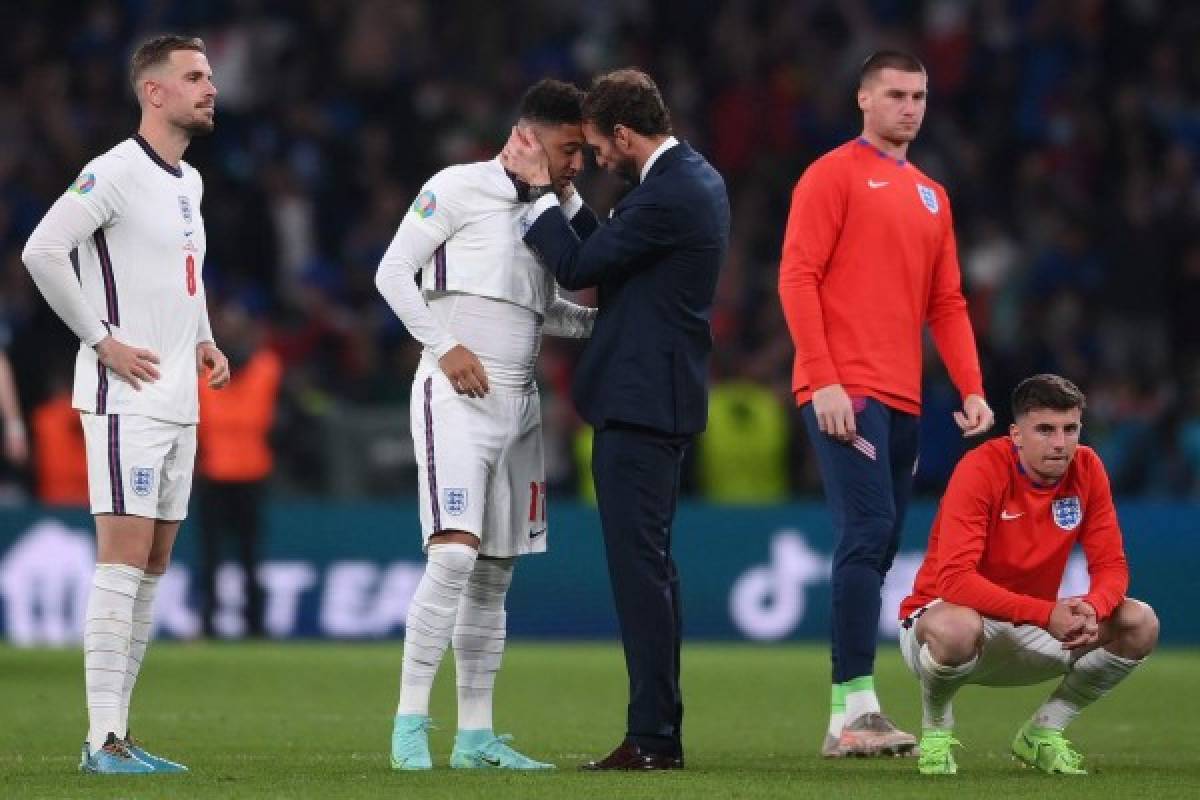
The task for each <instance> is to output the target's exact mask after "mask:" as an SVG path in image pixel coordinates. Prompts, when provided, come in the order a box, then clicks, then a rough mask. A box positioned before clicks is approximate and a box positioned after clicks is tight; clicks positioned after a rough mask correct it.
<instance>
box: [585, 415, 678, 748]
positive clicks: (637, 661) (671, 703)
mask: <svg viewBox="0 0 1200 800" xmlns="http://www.w3.org/2000/svg"><path fill="white" fill-rule="evenodd" d="M691 438H692V437H691V436H688V435H676V434H668V433H662V432H660V431H656V430H653V429H650V428H643V427H639V426H631V425H620V424H611V423H610V424H609V425H607V426H605V427H604V428H603V429H600V430H597V431H596V434H595V441H594V445H593V449H592V472H593V475H594V478H595V482H596V499H597V503H598V505H599V510H600V522H601V525H602V526H603V529H604V546H605V551H606V553H607V556H608V574H609V579H610V581H611V583H612V589H613V598H614V600H615V603H616V609H617V619H618V621H619V623H620V627H621V643H622V645H623V646H624V649H625V667H626V670H627V671H628V673H629V710H628V721H627V731H626V739H627V740H628V741H631V742H633V743H634V744H636V745H638V746H639V747H641V748H642V749H644V750H647V751H650V752H656V753H663V754H669V755H681V754H682V734H681V728H682V723H683V696H682V694H681V692H680V688H679V650H680V643H681V641H682V630H681V629H682V610H681V608H680V603H679V572H678V570H677V569H676V568H675V562H674V560H673V559H672V558H671V525H672V522H673V521H674V518H675V508H676V505H677V501H678V498H679V476H680V469H681V466H682V463H683V456H684V453H685V452H686V451H687V447H688V445H689V444H690V442H691Z"/></svg>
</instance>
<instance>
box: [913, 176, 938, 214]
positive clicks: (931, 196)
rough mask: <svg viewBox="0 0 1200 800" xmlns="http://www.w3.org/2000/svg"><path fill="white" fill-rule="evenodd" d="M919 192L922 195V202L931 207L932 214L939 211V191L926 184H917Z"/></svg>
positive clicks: (928, 207)
mask: <svg viewBox="0 0 1200 800" xmlns="http://www.w3.org/2000/svg"><path fill="white" fill-rule="evenodd" d="M917 194H918V195H920V196H921V202H922V203H924V205H925V208H927V209H929V213H930V214H936V213H938V199H937V192H935V191H934V190H933V189H931V188H930V187H928V186H925V185H924V184H920V183H918V184H917Z"/></svg>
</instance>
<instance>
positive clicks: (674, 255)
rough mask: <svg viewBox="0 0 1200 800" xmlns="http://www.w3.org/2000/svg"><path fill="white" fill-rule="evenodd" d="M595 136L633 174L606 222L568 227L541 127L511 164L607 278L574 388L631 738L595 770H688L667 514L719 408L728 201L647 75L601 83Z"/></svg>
mask: <svg viewBox="0 0 1200 800" xmlns="http://www.w3.org/2000/svg"><path fill="white" fill-rule="evenodd" d="M583 131H584V136H585V137H586V139H587V141H588V144H589V145H590V146H591V147H592V148H593V149H594V151H595V155H596V161H597V163H598V164H599V165H600V166H601V167H603V168H604V169H607V170H608V171H610V172H615V173H618V174H620V175H622V176H624V177H627V178H629V179H630V180H631V181H633V182H634V183H635V186H634V188H633V189H632V190H631V191H630V192H629V194H627V195H626V196H625V197H624V199H622V200H621V202H619V203H618V204H617V206H616V208H615V209H613V214H612V217H611V218H610V219H609V221H608V222H607V224H604V225H600V226H597V227H592V226H584V225H578V224H577V225H574V228H573V227H572V225H571V224H569V223H568V222H567V219H566V217H565V216H564V215H563V214H562V213H561V212H560V211H559V209H558V205H559V203H560V199H559V198H558V197H556V196H555V193H554V188H553V186H552V185H551V182H550V175H549V172H548V170H547V167H546V158H545V154H544V152H543V151H542V149H541V147H540V146H539V145H538V144H537V141H536V140H535V139H534V138H533V137H532V136H529V135H528V134H527V133H525V132H524V131H522V130H520V129H514V131H513V136H512V138H510V140H509V143H508V145H507V146H506V148H505V151H504V153H503V154H502V155H501V158H502V161H503V163H504V165H505V166H506V167H507V168H508V169H509V170H510V171H512V172H513V173H514V174H515V175H516V176H517V177H519V178H520V179H522V180H524V181H527V182H528V183H529V184H530V186H531V189H530V197H531V198H532V199H533V200H534V203H533V206H532V208H531V209H530V212H529V214H528V216H527V217H526V221H527V224H529V229H528V231H527V232H526V234H525V237H524V238H525V242H526V244H528V245H529V246H530V247H531V248H532V249H533V250H534V252H536V253H537V254H538V256H539V258H540V259H541V261H542V264H543V266H545V267H546V269H548V270H550V271H551V272H553V273H554V276H555V277H556V278H557V280H558V283H559V284H560V285H561V286H563V287H564V288H567V289H582V288H584V287H591V286H596V287H598V288H599V307H600V311H599V315H598V316H597V318H596V322H595V326H594V328H593V329H592V338H591V340H590V341H589V342H588V344H587V347H586V349H585V350H584V353H583V356H582V358H581V360H580V363H579V365H578V367H577V369H576V373H575V381H574V387H573V395H574V399H575V404H576V406H577V407H578V409H579V412H580V414H581V415H582V416H583V418H584V419H585V420H587V421H588V423H590V424H591V425H592V427H593V428H594V429H595V440H594V445H593V451H592V472H593V475H594V477H595V481H596V496H597V500H598V504H599V510H600V521H601V524H602V526H603V529H604V543H605V548H606V551H607V554H608V571H609V577H610V580H611V581H612V587H613V595H614V597H615V600H616V607H617V616H618V619H619V620H620V625H621V639H622V643H623V645H624V648H625V664H626V667H627V669H628V671H629V696H630V697H629V712H628V728H627V732H626V736H625V739H624V741H623V742H622V743H621V744H620V745H619V746H618V747H617V748H616V749H615V750H613V751H612V753H610V754H609V755H608V756H607V757H605V758H603V759H601V760H599V761H593V762H590V763H589V764H587V765H585V766H584V769H601V770H607V769H678V768H681V767H682V766H683V745H682V737H681V723H682V720H683V700H682V695H681V693H680V689H679V649H680V628H681V612H680V607H679V575H678V572H677V571H676V569H675V562H674V561H673V560H672V558H671V524H672V521H673V519H674V516H675V506H676V500H677V499H678V496H679V474H680V465H681V463H682V461H683V456H684V452H685V451H686V449H687V447H688V445H689V443H690V442H691V440H692V437H693V436H694V435H695V434H697V433H699V432H700V431H702V430H704V427H705V423H706V420H707V417H708V368H709V355H710V353H711V351H712V334H711V331H710V324H709V323H710V317H711V313H712V302H713V294H714V292H715V290H716V286H717V273H718V271H719V269H720V265H721V262H722V260H723V259H724V257H725V252H726V250H727V249H728V245H729V199H728V197H727V195H726V192H725V182H724V181H723V180H722V178H721V176H720V175H719V174H718V173H717V171H716V170H714V169H713V168H712V167H711V166H710V165H709V164H708V162H707V161H705V160H704V158H703V157H701V156H700V155H699V154H698V153H696V151H694V150H693V149H692V148H691V147H689V146H688V145H687V144H685V143H682V142H679V141H678V140H676V138H675V137H674V136H672V135H671V118H670V114H669V113H668V112H667V109H666V106H665V105H664V104H663V100H662V95H661V94H660V93H659V91H658V87H657V86H656V85H655V84H654V81H652V80H651V79H650V77H649V76H648V75H646V74H645V73H643V72H639V71H637V70H632V69H624V70H618V71H616V72H612V73H609V74H607V75H602V76H601V77H599V78H598V79H597V80H596V82H595V84H594V86H593V88H592V90H591V91H590V92H589V93H588V95H587V97H586V99H585V100H584V106H583ZM576 202H577V201H576ZM551 211H552V212H553V213H548V212H551ZM584 213H590V212H584V211H581V212H580V215H582V214H584ZM581 235H582V236H583V237H584V238H582V239H581V238H580V237H581Z"/></svg>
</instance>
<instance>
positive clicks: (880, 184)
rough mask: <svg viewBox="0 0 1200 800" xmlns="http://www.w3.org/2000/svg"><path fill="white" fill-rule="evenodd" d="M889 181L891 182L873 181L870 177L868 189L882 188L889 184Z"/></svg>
mask: <svg viewBox="0 0 1200 800" xmlns="http://www.w3.org/2000/svg"><path fill="white" fill-rule="evenodd" d="M888 183H890V181H873V180H871V179H870V178H867V188H868V189H882V188H883V187H884V186H887V185H888Z"/></svg>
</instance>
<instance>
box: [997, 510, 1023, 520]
mask: <svg viewBox="0 0 1200 800" xmlns="http://www.w3.org/2000/svg"><path fill="white" fill-rule="evenodd" d="M1023 516H1025V512H1024V511H1021V512H1020V513H1017V514H1012V513H1010V512H1008V511H1001V512H1000V519H1002V520H1004V521H1005V522H1008V521H1010V520H1014V519H1018V518H1019V517H1023Z"/></svg>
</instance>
